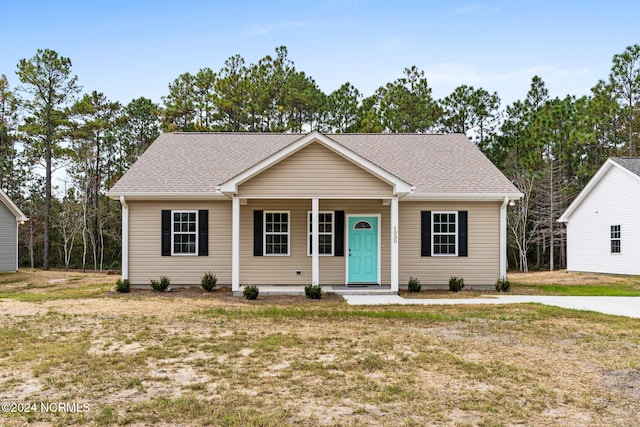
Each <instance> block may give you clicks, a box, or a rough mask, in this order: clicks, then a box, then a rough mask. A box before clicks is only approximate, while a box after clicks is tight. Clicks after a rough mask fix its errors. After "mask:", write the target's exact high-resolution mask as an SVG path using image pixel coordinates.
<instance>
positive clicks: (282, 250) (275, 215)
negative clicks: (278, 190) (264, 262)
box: [264, 211, 290, 255]
mask: <svg viewBox="0 0 640 427" xmlns="http://www.w3.org/2000/svg"><path fill="white" fill-rule="evenodd" d="M289 216H290V215H289V212H276V211H265V212H264V254H265V255H289Z"/></svg>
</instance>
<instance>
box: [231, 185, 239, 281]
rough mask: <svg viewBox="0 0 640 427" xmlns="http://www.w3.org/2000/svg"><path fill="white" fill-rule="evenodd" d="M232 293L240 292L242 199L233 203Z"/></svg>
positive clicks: (236, 199)
mask: <svg viewBox="0 0 640 427" xmlns="http://www.w3.org/2000/svg"><path fill="white" fill-rule="evenodd" d="M231 291H233V292H239V291H240V199H238V198H237V197H234V198H233V199H232V203H231Z"/></svg>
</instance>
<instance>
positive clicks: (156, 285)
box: [150, 276, 171, 292]
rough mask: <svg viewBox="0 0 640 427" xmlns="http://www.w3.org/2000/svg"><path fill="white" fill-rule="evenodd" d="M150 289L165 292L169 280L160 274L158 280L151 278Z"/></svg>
mask: <svg viewBox="0 0 640 427" xmlns="http://www.w3.org/2000/svg"><path fill="white" fill-rule="evenodd" d="M150 282H151V289H153V290H154V291H156V292H165V291H166V290H168V289H169V284H170V283H171V281H170V280H169V278H168V277H167V276H160V280H155V279H151V280H150Z"/></svg>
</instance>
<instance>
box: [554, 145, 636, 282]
mask: <svg viewBox="0 0 640 427" xmlns="http://www.w3.org/2000/svg"><path fill="white" fill-rule="evenodd" d="M558 221H560V222H564V223H565V224H566V226H567V270H569V271H588V272H597V273H613V274H634V275H635V274H637V275H640V158H610V159H609V160H607V161H606V162H605V164H604V165H602V167H601V168H600V169H599V170H598V172H597V173H596V174H595V175H594V176H593V178H592V179H591V181H589V183H588V184H587V186H586V187H585V188H584V189H583V190H582V192H581V193H580V194H579V195H578V197H577V198H576V199H575V200H574V202H573V203H572V204H571V205H570V206H569V208H568V209H567V210H566V211H565V212H564V214H562V216H561V217H560V219H559V220H558Z"/></svg>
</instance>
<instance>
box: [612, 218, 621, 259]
mask: <svg viewBox="0 0 640 427" xmlns="http://www.w3.org/2000/svg"><path fill="white" fill-rule="evenodd" d="M621 236H622V235H621V233H620V226H619V225H612V226H611V253H612V254H619V253H621V252H622V245H621V240H622V237H621Z"/></svg>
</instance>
